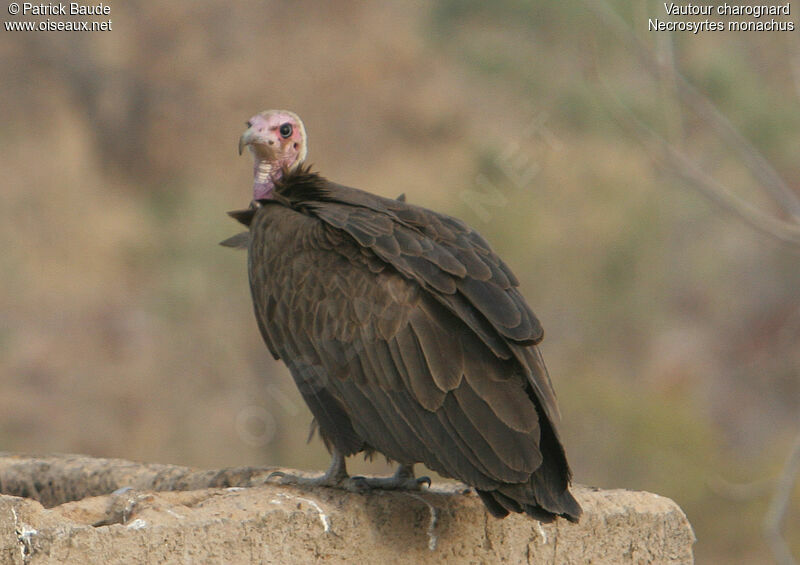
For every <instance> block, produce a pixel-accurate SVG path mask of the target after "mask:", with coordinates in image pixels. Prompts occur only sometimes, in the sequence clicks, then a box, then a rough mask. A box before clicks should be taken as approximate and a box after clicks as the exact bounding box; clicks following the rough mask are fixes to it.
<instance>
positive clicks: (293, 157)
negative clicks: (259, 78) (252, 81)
mask: <svg viewBox="0 0 800 565" xmlns="http://www.w3.org/2000/svg"><path fill="white" fill-rule="evenodd" d="M246 125H247V129H246V130H245V132H244V133H243V134H242V137H240V138H239V155H241V154H242V150H243V149H244V148H245V147H247V148H249V149H250V153H252V154H253V160H254V163H253V200H260V199H263V198H272V191H273V189H274V188H275V181H276V180H278V179H280V178H281V176H283V173H284V171H292V170H294V169H296V168H297V167H298V166H299V165H300V164H301V163H302V162H303V161H304V160H305V158H306V153H307V152H308V144H307V142H306V128H305V126H303V122H302V120H301V119H300V117H299V116H298V115H297V114H295V113H294V112H290V111H288V110H265V111H263V112H261V113H260V114H256V115H255V116H253V117H252V118H250V119H249V120H248V121H247V124H246Z"/></svg>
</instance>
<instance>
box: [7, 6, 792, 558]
mask: <svg viewBox="0 0 800 565" xmlns="http://www.w3.org/2000/svg"><path fill="white" fill-rule="evenodd" d="M482 6H484V3H480V2H470V1H467V2H462V1H459V2H455V1H438V2H434V3H430V4H429V3H425V2H388V3H381V4H380V5H379V4H377V3H369V4H365V3H358V2H330V3H321V2H320V3H315V2H308V1H301V2H283V1H274V2H268V3H264V2H255V1H252V2H241V3H236V5H235V8H234V7H232V5H231V4H230V3H227V2H211V1H200V0H198V1H193V2H188V1H175V2H170V3H168V4H164V3H161V4H156V3H141V4H140V3H134V2H125V3H117V4H114V5H113V8H112V20H113V23H114V27H113V29H114V31H113V32H109V33H102V34H101V33H95V34H89V33H83V34H80V33H78V34H76V33H72V34H70V33H15V34H10V33H8V32H6V34H5V41H3V42H2V43H0V55H2V56H1V57H0V71H1V72H2V76H3V81H2V86H0V89H2V93H0V94H2V100H3V103H2V105H0V120H1V121H2V124H3V125H2V128H0V170H2V186H1V187H0V244H2V249H3V252H2V254H0V282H1V283H2V285H3V289H4V292H3V293H2V294H0V383H2V388H3V394H2V397H0V414H2V417H0V448H2V449H4V450H9V451H22V452H53V451H58V452H82V453H87V454H92V455H98V456H106V457H125V458H132V459H140V460H146V461H154V462H155V461H158V462H165V463H166V462H169V463H179V464H187V465H194V466H199V467H219V466H233V465H243V464H277V463H280V464H281V465H287V466H298V467H301V468H322V467H323V466H324V465H325V463H326V460H327V455H326V453H325V451H324V448H323V447H322V446H321V444H320V443H319V442H317V441H314V442H312V443H310V444H308V445H307V444H305V438H306V435H307V431H308V428H307V424H308V422H309V420H310V416H309V415H308V412H307V410H306V408H305V407H304V405H303V403H302V401H301V399H300V398H299V395H298V394H297V392H296V391H295V389H294V386H293V385H292V384H291V381H290V378H289V376H288V374H287V372H286V370H285V369H284V368H283V366H282V365H280V364H278V363H275V362H273V361H272V360H271V357H270V356H269V355H268V353H267V352H266V350H265V348H264V347H263V345H262V343H261V340H260V337H259V336H258V333H257V329H256V326H255V322H254V319H253V316H252V314H251V306H250V300H249V295H248V289H247V283H246V274H245V266H244V262H245V257H244V255H243V254H241V253H235V252H232V251H230V250H227V249H223V248H221V247H218V246H217V245H216V243H217V242H218V241H219V240H221V239H223V238H225V237H227V236H228V235H230V234H232V233H234V232H235V231H236V227H235V225H234V224H233V223H232V222H231V221H230V220H229V219H228V218H226V216H225V214H224V212H225V211H226V210H230V209H234V208H238V207H242V206H243V205H245V204H246V203H247V200H248V196H249V175H250V165H249V163H248V162H247V161H246V160H245V159H239V158H237V155H236V140H237V138H238V135H239V133H240V131H241V129H242V127H243V125H242V124H243V122H244V120H245V119H247V117H249V116H250V115H251V114H253V113H254V112H256V111H258V110H261V109H265V108H267V107H287V108H291V109H293V110H295V111H297V112H298V113H299V114H300V115H301V116H303V118H304V120H305V122H306V125H307V128H308V130H309V132H310V135H311V149H310V151H311V153H310V158H311V161H312V162H313V163H314V164H315V165H316V166H317V168H318V169H320V170H321V171H322V172H323V173H324V174H326V175H327V176H329V177H331V178H333V179H335V180H337V181H338V182H342V183H346V184H350V185H354V186H359V187H363V188H368V189H371V190H373V191H375V192H378V193H380V194H383V195H386V196H395V195H397V194H400V193H402V192H405V193H406V194H407V196H408V198H409V199H410V200H411V201H413V202H417V203H421V204H424V205H427V206H431V207H435V208H437V209H440V210H443V211H446V212H449V213H451V214H454V215H458V216H461V217H463V218H464V219H465V220H467V221H468V222H470V223H471V224H473V225H475V226H476V227H478V228H479V229H480V230H481V231H482V232H483V233H484V235H485V236H486V237H487V238H488V239H489V240H490V241H491V242H493V244H494V245H495V247H497V248H498V249H499V250H500V251H501V252H502V254H503V255H504V256H505V257H506V259H507V261H508V262H509V263H510V264H511V265H512V267H513V268H514V269H515V270H516V272H517V273H518V274H519V275H520V278H521V279H522V281H523V287H524V292H525V294H526V296H527V297H528V299H529V302H530V303H531V304H532V306H533V308H534V310H535V311H536V312H537V314H538V315H539V317H540V318H541V319H542V320H543V323H544V326H545V328H546V333H547V337H546V341H545V345H544V353H545V356H546V358H547V360H548V365H549V367H550V370H551V373H552V376H553V379H554V381H555V384H556V388H557V390H558V392H559V397H560V401H561V408H562V413H563V415H564V425H563V435H564V439H565V443H566V445H567V447H568V452H569V454H570V456H571V460H572V462H573V466H574V469H575V475H576V480H577V481H578V482H580V483H587V484H595V485H598V486H603V487H630V488H637V489H646V490H650V491H653V492H657V493H660V494H663V495H666V496H670V497H672V498H674V499H675V500H676V501H677V502H678V503H679V504H681V506H682V507H683V508H684V509H685V510H686V512H687V513H688V515H689V518H690V520H691V521H692V523H693V525H694V527H695V530H696V533H697V536H698V538H699V542H698V544H697V546H696V553H697V558H698V561H699V562H702V563H753V562H764V560H766V559H767V558H768V557H767V556H768V552H767V548H766V545H765V544H764V542H763V541H762V539H761V536H760V521H761V519H762V517H763V514H764V511H765V509H766V506H767V502H768V499H767V497H766V495H765V494H759V493H758V492H756V493H755V494H754V496H745V497H743V498H736V497H735V496H734V494H735V493H734V492H733V491H734V490H736V489H731V488H729V485H728V486H726V482H731V481H732V482H744V483H748V482H751V481H762V480H764V479H770V478H771V477H774V476H776V475H777V474H778V472H779V470H780V468H781V465H782V464H783V460H784V457H785V454H786V450H787V449H788V448H789V446H790V444H791V442H792V438H793V437H794V435H795V433H796V426H797V413H798V409H799V408H800V385H799V384H798V383H800V380H799V379H798V367H800V347H797V343H798V334H800V293H798V288H800V261H798V259H799V258H800V252H798V249H797V248H792V247H789V246H785V245H781V244H778V243H776V242H775V241H773V240H771V239H769V238H767V237H765V236H763V235H760V234H758V233H756V232H755V231H753V230H751V229H750V228H748V227H747V226H746V225H744V224H743V223H741V222H739V221H738V220H736V219H735V218H734V217H732V216H730V215H727V214H725V213H722V212H721V211H720V210H719V209H718V208H716V207H714V206H712V205H710V204H709V203H708V202H707V201H706V200H705V199H703V198H702V197H700V196H698V195H697V194H695V193H693V192H691V191H690V190H688V189H685V188H684V187H683V186H682V185H681V183H680V182H679V181H678V180H677V179H676V177H674V176H672V175H670V174H669V173H668V172H664V170H662V169H658V168H655V167H654V166H653V161H652V157H654V156H653V155H652V152H650V153H649V152H648V150H647V149H646V148H645V147H643V146H642V144H641V143H639V141H638V140H637V138H636V137H635V136H633V135H631V134H630V132H629V130H627V129H626V128H625V127H623V125H621V124H619V123H617V122H615V120H614V117H613V116H615V115H618V108H617V109H616V110H615V105H619V104H620V103H621V105H622V106H623V107H624V108H626V109H628V110H632V111H634V112H635V113H636V115H637V116H638V117H639V118H640V119H642V120H644V121H646V122H647V123H649V124H650V126H651V127H653V128H654V129H656V130H657V131H659V132H661V134H662V135H664V136H665V137H666V138H668V139H669V140H671V141H672V142H674V143H680V145H681V147H683V148H685V149H686V150H687V151H688V152H689V153H690V154H691V155H692V156H693V157H694V158H695V159H697V161H698V163H700V165H701V166H702V167H703V168H704V170H706V171H707V172H709V173H712V174H714V175H715V176H716V177H717V178H719V179H721V180H724V181H725V182H727V183H729V184H730V185H731V186H733V188H734V189H735V190H736V191H737V192H738V193H739V194H741V195H743V196H745V197H747V198H749V199H750V200H751V201H753V202H754V203H755V204H757V205H759V206H762V207H763V208H764V209H765V210H767V211H768V212H770V213H774V212H775V208H774V207H773V205H772V204H771V203H770V202H769V201H767V200H766V199H764V198H763V197H762V196H760V192H759V191H757V190H753V187H754V182H753V181H752V179H751V178H750V177H749V176H748V175H747V174H746V171H745V169H744V168H743V167H742V163H741V160H740V159H739V157H738V156H737V155H736V154H735V153H734V152H733V151H731V148H730V146H729V144H727V143H726V142H727V141H728V140H726V139H725V138H724V136H721V135H719V134H718V133H715V132H714V131H713V130H712V129H711V128H709V127H708V123H707V121H706V120H705V118H704V116H703V115H702V113H698V112H693V111H692V109H691V108H688V109H687V108H686V107H685V106H684V105H683V104H681V103H680V102H679V101H678V99H677V97H676V96H675V95H674V93H673V92H671V90H670V89H671V86H670V83H669V81H665V80H663V77H662V78H661V79H660V78H659V76H660V75H659V73H658V71H657V69H653V68H648V67H647V66H646V63H644V62H643V60H642V59H641V58H639V57H638V56H637V54H636V53H635V52H632V51H631V50H630V49H628V48H627V47H626V43H625V41H623V38H621V37H620V36H619V33H618V31H615V30H614V29H613V28H611V27H610V26H609V25H608V24H607V23H606V22H604V21H603V20H602V19H601V18H599V17H598V15H597V14H596V13H593V12H592V11H590V10H588V9H587V7H586V5H585V4H582V3H580V2H564V3H544V2H543V3H532V2H523V1H521V0H519V1H517V0H504V1H502V2H497V3H492V6H493V8H492V9H491V10H489V9H487V8H483V7H482ZM617 9H619V10H620V11H621V15H622V17H623V19H624V20H625V21H627V22H628V23H630V24H631V25H632V29H633V30H634V32H635V33H636V34H638V35H639V39H640V40H642V41H644V42H645V44H646V45H648V46H650V47H652V48H654V49H663V44H659V42H663V40H664V39H666V38H657V37H656V36H654V35H652V34H650V35H648V34H647V32H646V17H647V13H648V10H649V11H650V12H652V13H655V12H657V10H659V9H661V8H659V7H658V6H656V5H655V4H653V3H650V4H645V3H642V4H641V7H640V8H637V9H636V10H631V9H630V8H628V7H625V6H623V5H622V4H620V5H619V6H617ZM642 17H644V18H645V20H644V21H645V23H644V24H643V23H642ZM794 40H796V37H795V36H791V37H788V36H784V35H782V34H779V33H772V34H768V33H764V34H735V35H734V34H727V33H719V34H714V35H711V34H706V35H702V36H699V37H685V36H681V37H676V38H675V42H674V44H671V45H670V49H672V51H671V53H672V57H673V65H674V67H676V68H678V69H679V70H680V71H681V72H682V73H684V74H685V75H686V76H687V78H688V79H689V80H690V81H691V82H693V83H694V84H695V85H696V86H697V87H698V88H699V89H700V90H701V91H703V92H704V93H705V94H706V95H708V96H709V97H710V98H711V100H712V101H713V102H714V103H715V104H716V105H717V106H718V107H719V109H720V110H721V111H722V112H723V113H724V114H725V115H727V116H728V118H729V119H730V120H731V122H732V124H733V125H734V127H736V128H737V129H738V130H739V131H740V132H741V133H742V134H743V135H744V136H745V137H747V138H748V139H749V140H750V141H752V142H753V143H754V144H755V146H756V147H757V148H758V150H759V151H761V152H762V153H763V154H764V155H765V156H766V158H767V159H768V160H769V161H771V162H772V163H773V165H774V166H775V167H776V168H777V169H778V170H779V171H780V172H781V173H782V175H783V176H784V178H786V179H789V180H790V181H791V183H790V184H791V185H792V188H793V189H795V190H797V183H796V179H797V178H800V177H799V176H798V173H799V172H800V165H798V161H797V158H796V156H797V153H798V149H800V147H799V146H800V137H798V135H797V131H798V126H800V115H799V114H798V113H797V111H796V108H797V103H798V94H797V90H796V85H795V84H794V82H793V78H792V76H793V75H792V73H791V72H789V69H790V67H791V64H792V62H793V61H794V60H795V59H796V57H797V47H798V45H797V44H796V43H793V42H792V41H794ZM509 147H511V152H510V153H504V151H507V150H508V148H509ZM481 195H482V196H481ZM364 465H365V464H358V465H356V467H355V468H356V469H361V470H363V469H365V468H366V467H365V466H364ZM381 465H382V463H380V462H376V463H375V464H374V466H373V467H371V469H375V470H380V469H381V468H382V467H381ZM756 490H757V489H756ZM797 494H798V493H797V489H795V496H794V506H793V510H791V516H790V522H791V520H794V521H795V523H796V521H797V519H798V510H797V507H798V496H797ZM792 536H793V537H792ZM789 537H790V541H791V543H792V544H794V545H793V548H794V551H795V553H796V554H797V553H799V552H800V537H798V532H797V531H796V530H795V531H790V532H789Z"/></svg>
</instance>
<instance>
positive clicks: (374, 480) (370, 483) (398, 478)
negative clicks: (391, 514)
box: [348, 465, 431, 492]
mask: <svg viewBox="0 0 800 565" xmlns="http://www.w3.org/2000/svg"><path fill="white" fill-rule="evenodd" d="M350 482H351V483H352V486H354V487H355V489H356V490H357V491H358V492H366V491H369V490H374V489H380V490H422V485H423V484H425V485H426V486H431V479H430V477H419V478H417V477H415V476H414V466H413V465H400V466H399V467H398V468H397V472H395V474H394V475H392V476H391V477H359V476H356V477H350ZM348 490H352V488H349V489H348Z"/></svg>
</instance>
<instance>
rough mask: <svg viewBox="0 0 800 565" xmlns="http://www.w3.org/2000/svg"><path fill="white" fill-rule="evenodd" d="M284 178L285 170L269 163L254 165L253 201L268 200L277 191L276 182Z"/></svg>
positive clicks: (259, 162) (258, 162)
mask: <svg viewBox="0 0 800 565" xmlns="http://www.w3.org/2000/svg"><path fill="white" fill-rule="evenodd" d="M282 176H283V169H282V168H281V167H275V164H274V163H271V162H269V161H263V160H261V161H256V162H255V163H254V164H253V200H268V199H270V198H272V193H273V192H274V191H275V181H278V180H280V179H281V177H282Z"/></svg>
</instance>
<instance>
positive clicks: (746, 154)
mask: <svg viewBox="0 0 800 565" xmlns="http://www.w3.org/2000/svg"><path fill="white" fill-rule="evenodd" d="M584 3H585V5H586V6H587V7H589V8H590V9H591V10H593V11H594V12H595V13H596V14H598V15H600V16H601V17H603V18H604V19H605V20H606V21H607V22H608V24H609V25H610V26H611V27H612V28H613V29H614V30H615V31H617V32H619V37H621V38H623V39H624V40H625V41H626V42H627V43H628V45H629V46H630V48H631V49H632V50H633V51H634V52H635V53H636V54H637V55H638V56H639V57H640V58H642V59H643V62H644V65H643V68H646V69H649V70H651V71H652V70H654V69H655V70H658V71H659V72H661V73H665V74H669V75H671V76H672V78H673V80H674V82H675V85H676V86H677V92H678V94H679V96H680V97H681V98H682V99H683V100H684V101H685V102H686V103H687V104H688V105H689V106H691V107H693V108H694V109H695V110H697V112H698V113H700V114H701V115H703V116H704V117H705V118H706V119H707V120H708V122H709V124H710V125H711V126H712V127H713V128H714V129H715V130H716V131H717V133H718V134H720V136H722V137H723V138H724V139H725V140H726V141H727V142H729V143H730V144H731V145H732V147H733V149H734V150H735V151H736V152H737V153H738V154H739V155H740V156H741V158H742V163H743V164H744V165H745V166H747V168H748V169H749V170H750V172H751V173H752V174H753V176H754V177H755V179H756V180H757V181H758V182H759V183H760V186H762V187H763V188H764V189H765V190H766V191H767V192H768V193H769V194H770V195H771V196H772V198H773V199H775V201H776V202H777V203H778V204H780V206H781V207H782V208H783V210H784V211H785V212H786V213H787V214H788V215H789V216H791V218H792V219H793V220H794V221H795V222H800V195H798V194H797V193H795V192H794V191H793V190H792V189H791V188H789V186H788V185H787V184H786V183H785V182H784V181H783V179H782V178H781V177H780V175H778V173H777V172H776V171H775V169H774V168H773V167H772V165H771V164H770V163H769V162H768V161H767V160H766V159H765V158H764V157H763V156H762V155H761V154H760V153H759V152H758V151H757V150H756V149H755V147H753V145H752V144H751V143H750V142H748V141H747V140H746V139H745V138H744V137H742V135H741V134H740V133H739V132H738V130H737V129H736V128H735V127H734V126H733V124H731V123H730V120H728V119H727V118H726V117H725V116H724V115H723V114H722V113H721V112H720V111H719V110H718V109H717V107H716V106H715V105H714V104H713V102H711V101H710V100H709V99H708V98H707V97H706V96H704V95H703V94H702V93H700V92H699V91H698V90H697V89H696V88H695V87H694V86H692V84H691V83H689V82H688V81H687V80H686V79H685V78H684V77H683V75H681V74H680V73H679V72H677V70H675V68H674V67H673V66H672V65H670V64H669V60H666V61H665V60H663V58H659V57H657V56H656V55H655V54H654V53H653V50H652V49H650V47H649V46H647V45H646V44H644V43H643V42H642V41H640V40H639V39H638V38H637V37H636V35H635V34H634V33H633V32H632V31H631V29H630V26H628V24H627V23H626V22H625V21H624V20H623V19H622V18H621V17H620V16H619V15H618V14H617V13H616V12H615V11H614V9H613V7H611V6H609V4H608V3H607V2H605V1H601V2H584ZM782 239H783V238H782Z"/></svg>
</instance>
